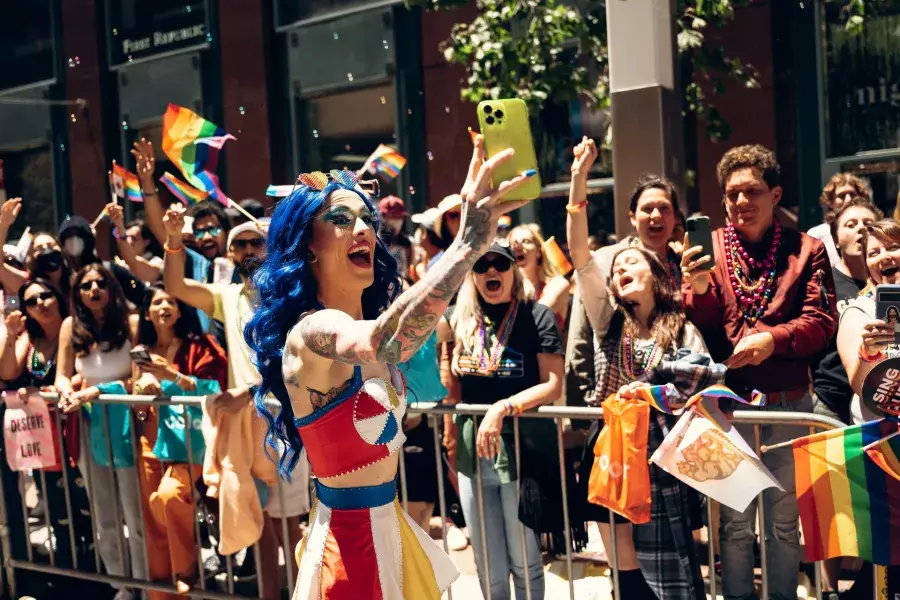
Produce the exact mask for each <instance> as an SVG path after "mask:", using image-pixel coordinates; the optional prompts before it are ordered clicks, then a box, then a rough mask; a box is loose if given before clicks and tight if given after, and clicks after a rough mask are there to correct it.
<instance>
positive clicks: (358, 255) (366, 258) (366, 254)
mask: <svg viewBox="0 0 900 600" xmlns="http://www.w3.org/2000/svg"><path fill="white" fill-rule="evenodd" d="M347 257H348V258H349V259H350V262H352V263H353V264H354V265H356V266H357V267H359V268H360V269H370V268H372V245H371V244H369V242H360V243H358V244H354V245H353V247H352V248H350V252H348V253H347Z"/></svg>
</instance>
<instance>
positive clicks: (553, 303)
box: [508, 223, 569, 330]
mask: <svg viewBox="0 0 900 600" xmlns="http://www.w3.org/2000/svg"><path fill="white" fill-rule="evenodd" d="M508 239H509V247H510V249H512V252H513V256H515V260H516V266H517V267H518V268H519V271H521V272H522V275H523V276H524V277H525V280H526V281H528V283H529V284H530V285H531V286H532V287H533V288H534V297H535V299H536V300H537V301H538V302H539V303H540V304H543V305H544V306H546V307H548V308H549V309H550V310H552V311H553V315H554V316H555V317H556V322H557V324H559V328H560V330H562V329H563V328H564V327H565V322H566V314H567V313H568V310H569V281H568V280H567V279H566V278H565V277H563V276H562V275H563V274H562V273H559V272H557V270H556V267H555V266H554V265H553V263H552V262H550V260H549V258H548V257H547V252H546V251H545V250H544V236H543V235H541V228H540V227H539V226H538V225H537V224H535V223H528V224H526V225H519V226H517V227H514V228H513V229H512V231H510V232H509V238H508Z"/></svg>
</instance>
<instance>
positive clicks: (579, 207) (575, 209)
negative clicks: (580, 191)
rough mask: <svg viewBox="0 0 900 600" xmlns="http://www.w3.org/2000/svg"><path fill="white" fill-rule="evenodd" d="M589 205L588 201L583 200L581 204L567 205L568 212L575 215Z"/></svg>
mask: <svg viewBox="0 0 900 600" xmlns="http://www.w3.org/2000/svg"><path fill="white" fill-rule="evenodd" d="M587 203H588V201H587V200H582V201H581V202H579V203H577V204H566V212H567V213H569V214H575V213H578V212H581V211H582V209H583V208H584V207H585V206H587Z"/></svg>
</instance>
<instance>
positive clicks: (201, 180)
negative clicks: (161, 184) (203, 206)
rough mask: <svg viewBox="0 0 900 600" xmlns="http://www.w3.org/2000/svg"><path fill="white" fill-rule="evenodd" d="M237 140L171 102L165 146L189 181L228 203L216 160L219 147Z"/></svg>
mask: <svg viewBox="0 0 900 600" xmlns="http://www.w3.org/2000/svg"><path fill="white" fill-rule="evenodd" d="M233 139H236V138H235V137H234V136H233V135H229V134H227V133H225V130H224V129H222V128H221V127H219V126H218V125H216V124H214V123H212V122H210V121H207V120H206V119H204V118H203V117H201V116H199V115H197V114H196V113H194V112H193V111H191V110H188V109H187V108H184V107H182V106H176V105H174V104H169V108H168V110H166V114H165V116H164V117H163V135H162V148H163V152H165V153H166V156H168V157H169V159H170V160H171V161H172V162H173V163H174V164H175V166H177V167H178V169H179V170H180V171H181V174H182V175H184V178H185V179H186V180H187V182H188V183H189V184H191V185H192V186H194V187H195V188H197V189H198V190H202V191H204V192H207V193H208V194H209V196H210V197H211V198H215V199H216V200H218V201H219V202H221V203H222V204H224V205H225V206H229V204H230V201H229V199H228V196H226V195H225V192H223V191H222V189H221V188H220V187H219V176H218V175H216V173H215V170H216V163H217V162H218V158H219V150H221V149H222V146H223V145H224V144H225V142H227V141H228V140H233Z"/></svg>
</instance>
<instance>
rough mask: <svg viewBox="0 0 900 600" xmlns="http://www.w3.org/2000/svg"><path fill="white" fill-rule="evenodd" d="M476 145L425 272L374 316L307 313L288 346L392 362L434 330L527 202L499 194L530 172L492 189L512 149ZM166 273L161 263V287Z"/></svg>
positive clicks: (350, 360) (339, 357) (346, 358)
mask: <svg viewBox="0 0 900 600" xmlns="http://www.w3.org/2000/svg"><path fill="white" fill-rule="evenodd" d="M482 144H483V141H482V139H481V136H478V138H477V139H476V142H475V150H474V152H473V156H472V162H471V163H470V165H469V177H468V179H467V181H466V184H465V185H464V186H463V189H462V193H461V195H462V197H463V213H462V224H461V226H460V232H459V235H458V236H457V239H456V240H455V241H454V242H453V244H451V246H450V247H449V248H448V249H447V250H446V251H445V252H444V255H443V256H442V257H441V259H440V260H439V261H438V262H437V263H436V264H435V265H434V266H433V267H432V268H431V269H429V270H428V272H427V273H425V276H424V277H423V278H422V279H421V280H420V281H419V282H418V283H416V284H415V285H413V286H412V287H411V288H410V289H408V290H407V291H405V292H403V294H401V295H400V297H399V298H397V300H395V301H394V303H393V304H391V306H390V307H388V309H387V310H386V311H385V312H384V313H382V315H381V316H380V317H379V318H378V319H377V320H374V321H357V320H355V319H354V318H353V317H351V316H349V315H347V314H346V313H343V312H340V311H337V310H322V311H319V312H317V313H315V314H313V315H310V316H309V317H307V318H305V319H304V320H302V321H301V322H300V325H299V326H298V327H297V328H295V330H294V331H293V332H292V333H291V336H290V337H289V339H288V347H289V349H290V348H292V347H293V348H296V349H298V350H300V351H301V352H303V351H304V350H305V351H306V352H305V353H304V354H312V355H315V356H319V357H323V358H327V359H331V360H336V361H339V362H342V363H346V364H368V363H381V362H387V363H392V364H397V363H401V362H404V361H406V360H409V358H410V357H411V356H412V355H413V354H415V352H416V350H418V349H419V347H420V346H421V345H422V344H423V343H425V341H426V340H427V339H428V337H429V336H430V335H431V332H432V331H434V329H435V327H436V326H437V324H438V320H439V319H440V317H441V315H443V314H444V311H445V310H446V308H447V306H448V305H449V303H450V300H451V299H452V298H453V296H454V295H455V294H456V291H457V290H458V289H459V287H460V285H462V282H463V279H464V278H465V276H466V274H467V273H468V272H469V270H470V269H471V268H472V265H473V264H475V261H477V260H478V258H479V257H480V256H482V255H483V254H484V253H485V252H486V251H487V249H488V247H490V244H491V242H492V241H493V239H494V236H495V235H496V232H497V220H498V219H499V218H500V216H502V215H504V214H506V213H508V212H510V211H512V210H514V209H516V208H519V207H520V206H523V205H524V204H526V203H527V202H528V201H511V202H501V198H502V197H503V196H505V195H506V194H507V193H509V192H510V191H512V190H513V189H515V188H516V187H518V186H519V185H520V184H521V183H522V182H524V181H525V180H526V179H527V178H528V177H531V176H532V175H534V173H532V172H528V173H523V174H521V175H519V176H517V177H515V178H513V179H511V180H509V181H504V182H503V183H501V184H500V185H499V186H498V187H497V188H492V187H491V174H492V173H493V171H494V169H496V167H497V166H498V165H500V164H502V163H503V162H505V161H507V160H509V158H510V157H511V156H512V154H513V151H512V150H506V151H504V152H501V153H500V154H497V155H496V156H494V157H493V158H491V159H490V160H488V161H487V162H483V159H482V149H481V148H482ZM168 271H169V268H168V264H167V265H166V277H167V279H166V283H167V285H168ZM176 295H177V294H176ZM292 338H294V339H292ZM296 338H299V339H296Z"/></svg>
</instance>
